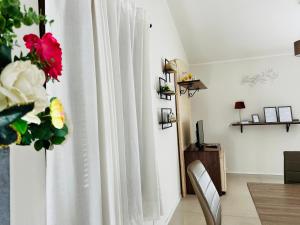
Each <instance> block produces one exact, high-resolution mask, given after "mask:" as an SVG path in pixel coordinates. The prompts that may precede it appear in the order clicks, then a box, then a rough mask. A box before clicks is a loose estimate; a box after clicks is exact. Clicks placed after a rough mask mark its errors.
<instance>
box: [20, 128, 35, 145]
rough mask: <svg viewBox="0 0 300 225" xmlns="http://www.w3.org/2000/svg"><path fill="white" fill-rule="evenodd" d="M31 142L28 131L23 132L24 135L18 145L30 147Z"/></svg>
mask: <svg viewBox="0 0 300 225" xmlns="http://www.w3.org/2000/svg"><path fill="white" fill-rule="evenodd" d="M31 142H32V135H31V133H29V131H28V130H27V131H26V132H25V134H23V135H22V140H21V143H20V145H30V144H31Z"/></svg>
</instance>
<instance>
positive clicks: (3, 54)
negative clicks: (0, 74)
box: [0, 45, 11, 70]
mask: <svg viewBox="0 0 300 225" xmlns="http://www.w3.org/2000/svg"><path fill="white" fill-rule="evenodd" d="M9 63H11V49H10V48H9V47H7V46H5V45H0V70H1V68H4V67H5V66H6V65H7V64H9Z"/></svg>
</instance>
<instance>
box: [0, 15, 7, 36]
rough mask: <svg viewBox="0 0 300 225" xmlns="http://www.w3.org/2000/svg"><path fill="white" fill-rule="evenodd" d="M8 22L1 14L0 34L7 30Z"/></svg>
mask: <svg viewBox="0 0 300 225" xmlns="http://www.w3.org/2000/svg"><path fill="white" fill-rule="evenodd" d="M5 25H6V20H5V18H4V17H3V16H2V15H1V14H0V32H1V33H2V32H3V31H4V29H5Z"/></svg>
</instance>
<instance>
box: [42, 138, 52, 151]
mask: <svg viewBox="0 0 300 225" xmlns="http://www.w3.org/2000/svg"><path fill="white" fill-rule="evenodd" d="M50 145H51V143H50V141H46V140H44V141H43V147H44V149H46V150H48V149H49V147H50Z"/></svg>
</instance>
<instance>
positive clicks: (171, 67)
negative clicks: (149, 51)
mask: <svg viewBox="0 0 300 225" xmlns="http://www.w3.org/2000/svg"><path fill="white" fill-rule="evenodd" d="M176 71H177V63H176V59H173V60H167V59H165V65H164V72H166V73H175V72H176Z"/></svg>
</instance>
